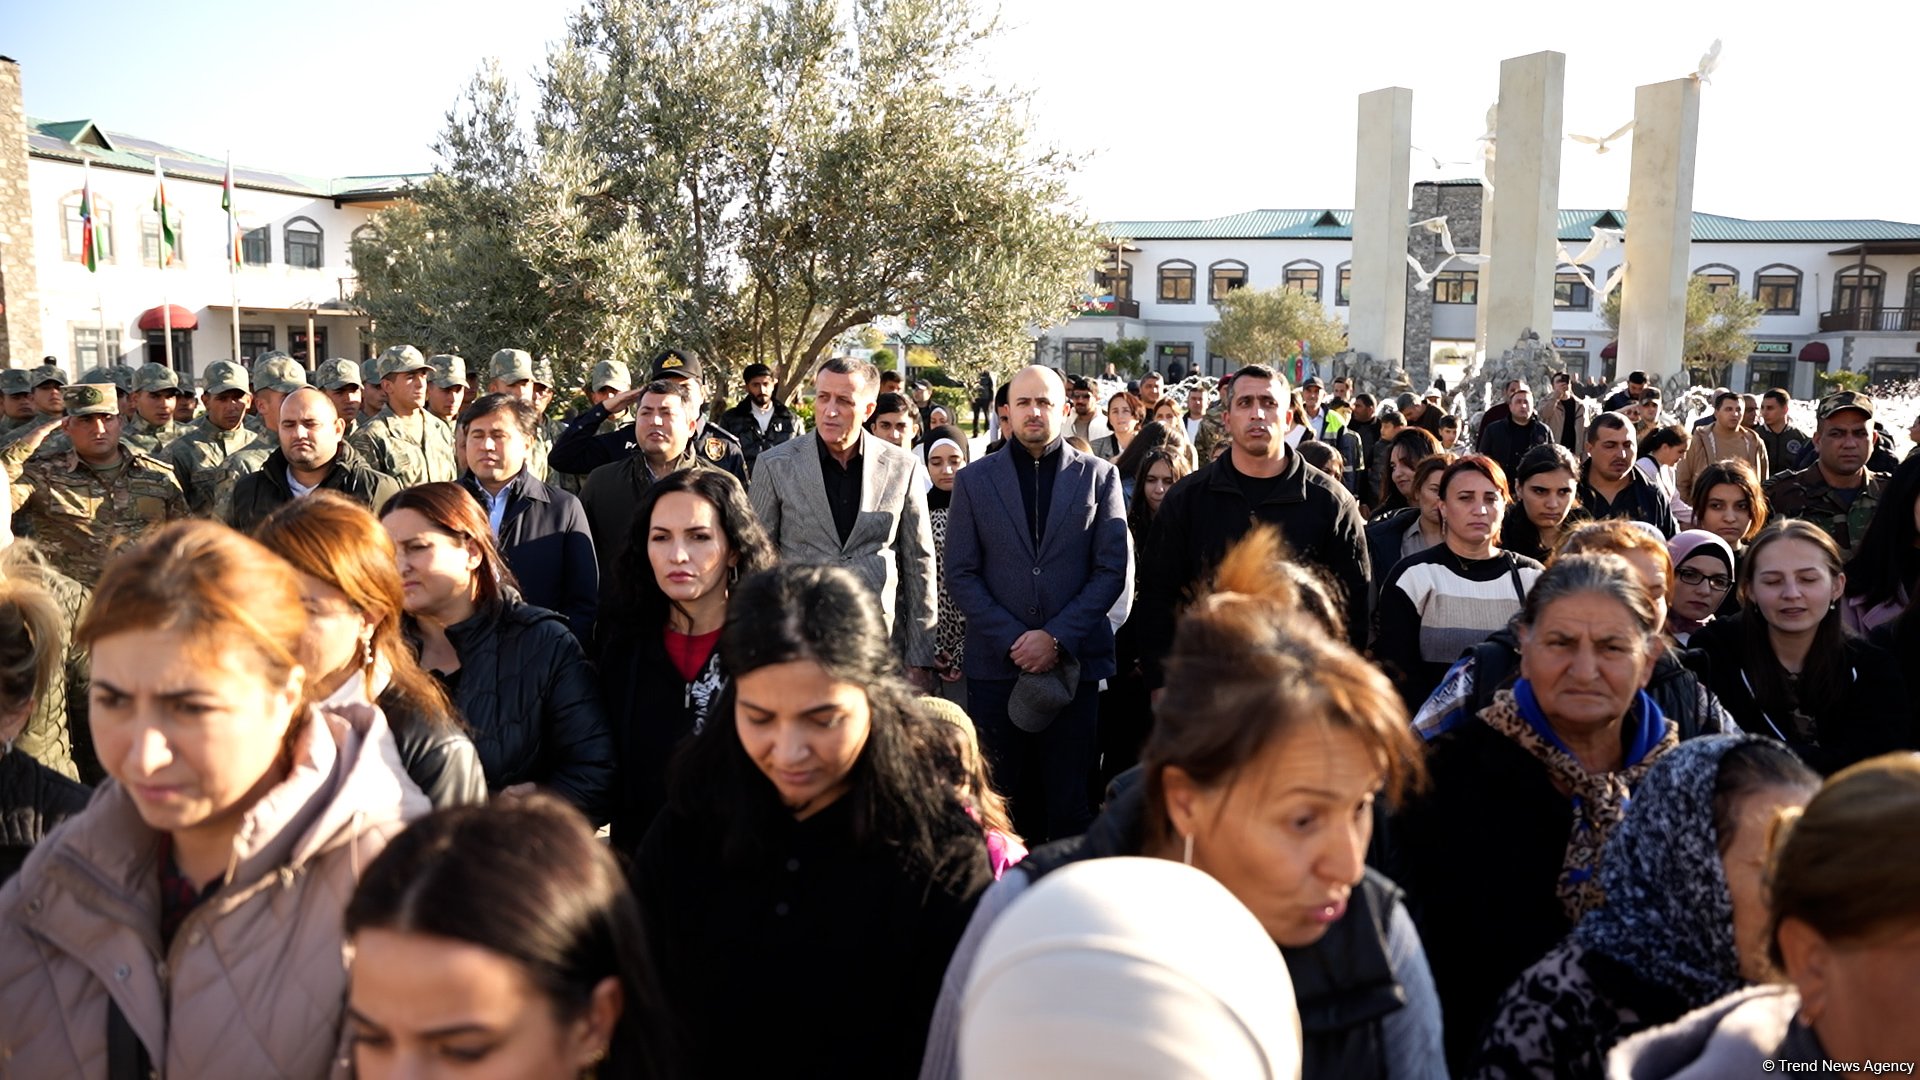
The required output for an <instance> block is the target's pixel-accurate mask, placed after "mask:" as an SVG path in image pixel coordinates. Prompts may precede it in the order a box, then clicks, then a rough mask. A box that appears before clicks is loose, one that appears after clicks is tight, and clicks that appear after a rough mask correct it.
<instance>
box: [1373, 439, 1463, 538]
mask: <svg viewBox="0 0 1920 1080" xmlns="http://www.w3.org/2000/svg"><path fill="white" fill-rule="evenodd" d="M1386 447H1387V449H1386V452H1385V453H1386V466H1387V467H1386V469H1384V470H1382V471H1383V472H1385V473H1386V475H1385V476H1382V477H1381V478H1380V503H1379V505H1377V506H1375V507H1374V508H1373V520H1374V521H1379V520H1380V519H1381V518H1383V517H1385V516H1387V515H1388V514H1391V513H1393V512H1394V511H1395V510H1404V509H1406V508H1408V507H1410V506H1412V505H1413V504H1414V487H1413V470H1414V469H1415V468H1416V467H1417V466H1418V465H1419V464H1420V463H1421V462H1422V461H1425V460H1427V459H1428V458H1430V457H1433V456H1434V455H1435V454H1441V451H1440V439H1439V438H1438V437H1437V436H1435V435H1434V434H1433V433H1432V432H1430V431H1428V430H1427V429H1426V428H1423V427H1415V426H1414V425H1412V424H1408V425H1406V426H1405V427H1403V428H1401V429H1400V430H1399V432H1398V433H1396V434H1395V435H1394V436H1393V438H1391V439H1389V440H1387V443H1386ZM1441 456H1442V457H1445V456H1446V455H1444V454H1441Z"/></svg>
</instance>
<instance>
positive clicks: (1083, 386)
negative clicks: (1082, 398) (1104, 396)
mask: <svg viewBox="0 0 1920 1080" xmlns="http://www.w3.org/2000/svg"><path fill="white" fill-rule="evenodd" d="M1067 392H1068V393H1070V394H1078V393H1088V394H1091V393H1093V384H1092V383H1090V382H1088V381H1087V377H1086V376H1085V375H1075V376H1074V377H1073V378H1071V379H1068V380H1067Z"/></svg>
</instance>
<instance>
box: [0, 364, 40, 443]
mask: <svg viewBox="0 0 1920 1080" xmlns="http://www.w3.org/2000/svg"><path fill="white" fill-rule="evenodd" d="M0 393H4V394H5V395H6V406H5V408H6V416H5V417H4V418H0V437H4V436H5V435H6V434H7V433H8V432H9V431H12V430H13V429H14V428H17V427H20V426H21V425H23V424H30V423H32V422H33V387H31V386H28V385H27V373H26V370H25V369H24V368H7V369H6V370H5V371H0Z"/></svg>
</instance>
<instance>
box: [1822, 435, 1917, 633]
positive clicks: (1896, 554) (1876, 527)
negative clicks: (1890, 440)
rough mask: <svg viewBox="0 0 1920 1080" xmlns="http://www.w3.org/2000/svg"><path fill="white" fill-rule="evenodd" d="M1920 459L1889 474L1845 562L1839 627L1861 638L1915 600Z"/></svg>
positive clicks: (1905, 463)
mask: <svg viewBox="0 0 1920 1080" xmlns="http://www.w3.org/2000/svg"><path fill="white" fill-rule="evenodd" d="M1916 521H1920V458H1912V457H1910V458H1908V459H1907V460H1905V461H1903V462H1901V463H1900V467H1899V468H1897V469H1895V470H1893V476H1891V477H1890V478H1888V480H1887V487H1886V490H1885V491H1883V492H1882V493H1881V495H1880V504H1879V506H1878V507H1877V508H1876V509H1875V510H1874V513H1873V521H1872V522H1870V523H1869V524H1868V525H1867V532H1866V535H1865V536H1863V537H1861V539H1860V545H1859V547H1857V548H1855V549H1854V552H1853V558H1851V559H1849V560H1847V594H1846V598H1845V599H1844V600H1842V601H1840V615H1841V618H1842V620H1843V625H1845V626H1846V628H1847V629H1848V630H1850V631H1852V632H1853V633H1856V634H1859V635H1861V636H1862V637H1865V636H1866V635H1868V634H1870V633H1872V632H1873V631H1874V630H1875V629H1877V628H1878V627H1881V626H1884V625H1886V624H1888V623H1891V622H1892V621H1893V620H1895V619H1897V618H1899V617H1900V613H1901V612H1903V611H1905V610H1907V602H1908V601H1909V600H1911V599H1912V598H1913V597H1915V596H1920V527H1916Z"/></svg>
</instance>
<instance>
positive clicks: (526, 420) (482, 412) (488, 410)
mask: <svg viewBox="0 0 1920 1080" xmlns="http://www.w3.org/2000/svg"><path fill="white" fill-rule="evenodd" d="M497 412H503V413H506V414H508V415H510V416H512V417H513V426H514V427H516V428H519V429H520V434H522V435H525V436H526V437H527V438H528V439H529V440H532V439H533V438H534V433H535V432H537V431H539V430H540V413H539V411H538V410H536V409H535V408H534V407H533V406H531V405H529V404H527V403H526V402H524V401H521V400H520V399H519V398H517V397H514V396H513V395H512V394H488V395H486V396H485V397H482V398H480V399H478V400H477V401H475V402H474V403H473V404H471V405H469V406H467V407H466V408H464V409H462V410H460V426H461V427H463V428H466V427H472V426H473V425H474V422H475V421H477V420H479V419H480V418H481V417H483V416H492V415H493V414H494V413H497Z"/></svg>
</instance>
